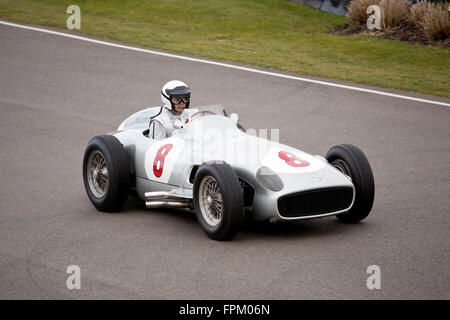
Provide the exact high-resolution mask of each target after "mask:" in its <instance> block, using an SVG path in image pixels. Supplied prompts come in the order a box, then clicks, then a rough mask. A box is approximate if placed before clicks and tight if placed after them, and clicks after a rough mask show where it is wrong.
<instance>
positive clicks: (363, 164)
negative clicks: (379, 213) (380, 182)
mask: <svg viewBox="0 0 450 320" xmlns="http://www.w3.org/2000/svg"><path fill="white" fill-rule="evenodd" d="M325 158H326V159H327V160H328V162H329V163H330V164H331V163H332V162H333V161H335V160H337V159H341V160H343V161H344V162H345V163H346V164H347V165H348V167H349V169H350V177H351V178H352V183H353V185H354V186H355V193H356V195H355V202H354V204H353V207H352V208H351V209H350V210H349V211H347V212H345V213H342V214H339V215H337V216H336V217H337V218H338V219H339V220H341V221H342V222H347V223H356V222H358V221H361V220H363V219H365V218H366V217H367V216H368V215H369V213H370V211H371V210H372V206H373V202H374V198H375V182H374V178H373V173H372V168H371V167H370V164H369V161H368V160H367V157H366V156H365V154H364V153H363V152H362V151H361V149H359V148H358V147H356V146H354V145H351V144H340V145H337V146H334V147H332V148H331V149H330V150H329V151H328V152H327V154H326V156H325Z"/></svg>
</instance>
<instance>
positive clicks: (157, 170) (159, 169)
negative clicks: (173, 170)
mask: <svg viewBox="0 0 450 320" xmlns="http://www.w3.org/2000/svg"><path fill="white" fill-rule="evenodd" d="M172 147H173V144H171V143H169V144H165V145H163V146H162V147H161V148H159V150H158V152H157V153H156V157H155V161H153V173H154V174H155V176H156V177H157V178H159V177H161V175H162V173H163V168H164V159H165V158H166V156H167V154H168V153H169V151H170V150H171V149H172Z"/></svg>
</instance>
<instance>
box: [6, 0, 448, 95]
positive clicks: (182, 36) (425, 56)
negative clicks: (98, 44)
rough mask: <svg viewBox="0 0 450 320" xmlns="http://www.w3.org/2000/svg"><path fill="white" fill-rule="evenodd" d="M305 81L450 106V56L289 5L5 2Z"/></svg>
mask: <svg viewBox="0 0 450 320" xmlns="http://www.w3.org/2000/svg"><path fill="white" fill-rule="evenodd" d="M71 4H77V5H78V6H80V8H81V30H79V31H78V32H80V33H84V34H88V35H94V36H98V37H103V38H109V39H113V40H117V41H121V42H125V43H130V44H135V45H139V46H144V47H149V48H154V49H160V50H165V51H171V52H177V53H185V54H190V55H195V56H200V57H207V58H212V59H219V60H227V61H235V62H242V63H246V64H250V65H255V66H261V67H265V68H272V69H277V70H282V71H288V72H293V73H299V74H304V75H311V76H319V77H326V78H331V79H337V80H343V81H349V82H355V83H362V84H368V85H375V86H379V87H386V88H394V89H402V90H409V91H415V92H419V93H424V94H431V95H436V96H441V97H446V98H450V90H449V83H450V72H449V70H450V50H449V49H448V48H440V47H432V46H418V45H411V44H406V43H401V42H398V41H392V40H385V39H378V38H374V37H366V36H342V35H336V34H332V33H329V32H328V31H329V30H331V29H333V28H337V27H339V26H343V25H344V24H345V23H346V19H345V17H341V16H335V15H332V14H329V13H325V12H321V11H318V10H314V9H312V8H309V7H307V6H305V5H299V4H296V3H292V2H289V1H286V0H227V1H221V0H202V1H195V0H184V1H182V0H151V1H150V0H149V1H145V0H129V1H120V0H96V1H88V0H77V1H76V2H74V1H73V0H69V1H66V0H40V1H34V0H0V19H5V20H13V21H19V22H25V23H31V24H37V25H44V26H50V27H58V28H63V29H65V28H66V19H67V18H68V16H69V15H68V14H66V9H67V7H68V6H69V5H71Z"/></svg>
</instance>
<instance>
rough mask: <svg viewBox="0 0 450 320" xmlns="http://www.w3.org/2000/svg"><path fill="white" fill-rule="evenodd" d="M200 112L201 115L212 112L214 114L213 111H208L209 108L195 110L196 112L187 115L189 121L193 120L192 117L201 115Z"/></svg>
mask: <svg viewBox="0 0 450 320" xmlns="http://www.w3.org/2000/svg"><path fill="white" fill-rule="evenodd" d="M201 114H203V115H208V114H214V115H215V113H214V112H212V111H209V110H200V111H197V112H196V113H194V114H192V115H190V116H189V122H191V121H193V119H194V118H195V117H198V116H199V115H201Z"/></svg>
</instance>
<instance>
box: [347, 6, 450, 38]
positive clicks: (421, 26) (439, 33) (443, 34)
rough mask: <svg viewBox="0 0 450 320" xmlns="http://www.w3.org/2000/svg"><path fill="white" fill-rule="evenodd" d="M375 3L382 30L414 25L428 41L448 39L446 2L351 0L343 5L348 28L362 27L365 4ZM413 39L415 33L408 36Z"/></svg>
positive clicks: (448, 18) (388, 30) (448, 23)
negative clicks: (379, 12) (377, 7)
mask: <svg viewBox="0 0 450 320" xmlns="http://www.w3.org/2000/svg"><path fill="white" fill-rule="evenodd" d="M370 5H378V6H379V7H380V11H381V28H382V30H383V31H385V32H392V31H393V30H398V31H399V32H401V30H402V29H411V27H415V28H417V29H418V30H419V31H420V32H422V33H423V34H424V36H426V38H427V39H428V40H429V41H434V40H448V39H449V38H450V11H449V8H450V4H449V2H439V3H432V2H430V1H423V0H421V1H419V2H417V3H416V4H412V3H411V2H410V1H409V0H353V1H351V2H350V3H349V4H348V6H347V20H348V24H349V25H350V27H352V28H358V27H359V28H361V29H362V28H365V27H366V23H367V18H368V15H367V13H366V10H367V7H368V6H370ZM412 36H413V37H414V38H415V37H416V35H412Z"/></svg>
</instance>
